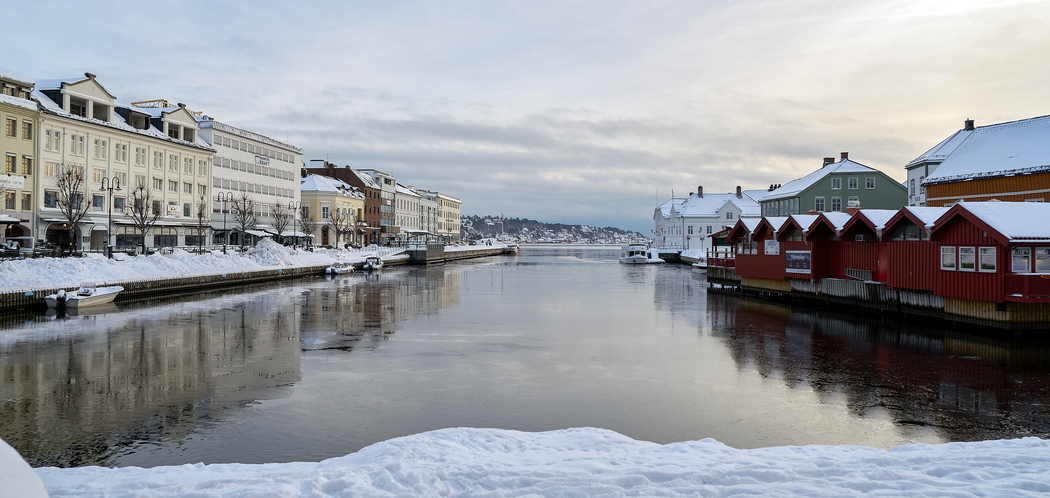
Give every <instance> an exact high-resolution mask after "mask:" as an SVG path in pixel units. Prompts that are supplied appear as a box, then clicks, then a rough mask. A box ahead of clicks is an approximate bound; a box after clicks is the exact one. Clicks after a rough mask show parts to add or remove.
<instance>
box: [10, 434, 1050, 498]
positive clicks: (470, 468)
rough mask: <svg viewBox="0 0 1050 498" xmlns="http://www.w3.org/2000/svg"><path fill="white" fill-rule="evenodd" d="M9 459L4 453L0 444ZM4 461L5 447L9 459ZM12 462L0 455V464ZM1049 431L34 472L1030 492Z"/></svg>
mask: <svg viewBox="0 0 1050 498" xmlns="http://www.w3.org/2000/svg"><path fill="white" fill-rule="evenodd" d="M7 456H8V457H10V455H7ZM16 458H17V457H16ZM11 463H17V462H6V461H5V462H0V466H2V468H5V469H6V468H10V467H11V465H10V464H11ZM1048 465H1050V442H1048V441H1044V440H1041V439H1038V438H1024V439H1015V440H1002V441H983V442H974V443H948V444H939V445H927V444H909V445H904V446H898V447H896V448H893V449H891V450H889V451H886V450H882V449H878V448H871V447H866V446H817V445H813V446H782V447H772V448H756V449H744V450H741V449H735V448H732V447H729V446H726V445H724V444H722V443H719V442H718V441H715V440H714V439H703V440H699V441H685V442H678V443H670V444H664V445H661V444H657V443H652V442H647V441H636V440H634V439H631V438H629V437H626V436H623V435H621V434H618V433H616V432H612V431H608V430H604V429H597V428H576V429H565V430H557V431H550V432H539V433H527V432H519V431H510V430H499V429H471V428H450V429H441V430H436V431H431V432H424V433H421V434H415V435H412V436H406V437H400V438H395V439H391V440H388V441H384V442H381V443H377V444H374V445H371V446H369V447H367V448H364V449H362V450H360V451H358V452H357V453H352V454H349V455H346V456H342V457H337V458H331V459H328V460H324V461H321V462H295V463H284V464H262V465H245V464H212V465H204V464H199V463H198V464H186V465H181V466H170V467H155V468H150V469H145V468H138V467H125V468H115V469H109V468H103V467H79V468H70V469H59V468H54V467H48V468H39V469H36V473H37V474H38V475H39V476H40V478H41V479H42V480H43V483H44V486H45V487H46V488H47V492H48V493H49V494H50V496H51V497H52V498H57V497H62V496H76V497H95V496H98V497H102V496H106V497H111V498H123V497H140V496H151V497H157V496H195V497H213V496H215V497H218V496H234V497H239V496H271V497H281V496H449V495H457V496H563V495H564V496H681V495H692V496H727V495H747V496H753V495H763V496H774V495H775V496H861V495H870V494H876V495H912V496H1042V495H1044V494H1045V493H1047V492H1050V473H1048V472H1046V471H1045V469H1046V468H1047V467H1048Z"/></svg>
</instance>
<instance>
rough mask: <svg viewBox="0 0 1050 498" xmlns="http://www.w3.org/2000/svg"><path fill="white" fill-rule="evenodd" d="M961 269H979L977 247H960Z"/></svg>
mask: <svg viewBox="0 0 1050 498" xmlns="http://www.w3.org/2000/svg"><path fill="white" fill-rule="evenodd" d="M959 269H960V270H962V271H975V270H976V269H977V248H974V247H960V248H959Z"/></svg>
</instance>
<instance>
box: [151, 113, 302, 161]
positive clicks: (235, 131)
mask: <svg viewBox="0 0 1050 498" xmlns="http://www.w3.org/2000/svg"><path fill="white" fill-rule="evenodd" d="M135 109H136V110H138V111H139V112H149V108H140V107H136V108H135ZM160 109H161V110H165V111H167V110H168V109H171V110H175V109H178V108H160ZM169 112H170V111H169ZM197 121H198V122H199V123H200V127H201V128H211V129H213V130H215V131H221V132H223V133H229V134H230V135H237V136H239V137H242V138H247V139H249V140H255V141H256V142H262V143H264V144H269V145H272V146H274V147H280V148H282V149H285V150H287V151H290V152H294V153H296V154H299V155H300V156H301V155H303V149H300V148H299V147H296V146H294V145H289V144H286V143H284V142H280V141H277V140H274V139H272V138H270V137H268V136H266V135H260V134H258V133H255V132H254V131H248V130H242V129H240V128H237V127H236V126H230V125H228V124H226V123H223V122H220V121H216V120H215V118H213V117H211V116H204V115H201V116H197Z"/></svg>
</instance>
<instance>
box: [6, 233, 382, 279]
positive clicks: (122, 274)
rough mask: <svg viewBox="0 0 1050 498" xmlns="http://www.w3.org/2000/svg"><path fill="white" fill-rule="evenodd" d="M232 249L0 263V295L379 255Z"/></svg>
mask: <svg viewBox="0 0 1050 498" xmlns="http://www.w3.org/2000/svg"><path fill="white" fill-rule="evenodd" d="M236 248H237V247H236V246H230V249H231V250H230V251H229V253H228V254H222V252H221V251H213V252H212V253H210V254H203V255H194V254H190V253H187V252H185V251H176V252H175V253H174V254H170V255H161V254H154V255H151V256H145V255H139V256H135V257H129V258H127V259H126V260H124V261H115V260H110V259H106V258H104V257H101V255H99V254H94V253H89V255H88V256H89V257H84V258H37V259H23V260H8V261H3V262H0V291H4V292H10V291H14V290H33V289H43V288H54V287H75V286H77V285H79V284H80V282H83V281H87V280H91V281H95V282H97V283H98V284H99V285H108V284H110V283H114V282H123V281H129V280H149V279H159V278H173V277H187V276H198V275H217V274H223V273H231V272H241V271H253V270H265V269H270V268H290V267H298V266H321V265H329V264H332V263H336V262H353V263H359V262H363V261H364V260H365V258H366V257H368V256H370V255H373V254H376V253H377V252H380V249H379V248H376V247H375V246H372V247H371V248H366V249H364V250H360V251H347V250H344V249H322V248H317V249H315V250H314V251H312V252H311V251H306V250H303V249H299V250H294V249H291V248H289V247H285V246H282V245H280V244H277V243H276V242H273V241H272V240H270V239H263V240H261V241H259V243H258V244H257V245H256V246H255V247H252V248H250V249H248V250H247V251H246V252H245V254H244V255H243V256H241V255H238V254H236V253H235V252H234V251H233V250H232V249H236ZM384 250H385V249H384Z"/></svg>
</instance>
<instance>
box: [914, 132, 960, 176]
mask: <svg viewBox="0 0 1050 498" xmlns="http://www.w3.org/2000/svg"><path fill="white" fill-rule="evenodd" d="M970 133H973V130H966V129H962V130H959V131H957V132H955V133H953V134H952V135H951V136H950V137H948V138H946V139H944V140H942V141H941V143H939V144H937V145H934V146H933V148H931V149H930V150H928V151H926V152H923V153H922V155H920V156H919V157H916V158H915V159H912V160H911V162H909V163H908V164H907V165H905V166H904V169H911V168H913V167H915V166H918V165H920V164H922V163H926V162H929V163H938V164H939V163H941V162H942V161H944V159H945V158H947V157H948V156H949V155H951V153H952V152H954V151H955V149H957V148H958V147H959V144H961V143H963V141H965V140H966V138H967V137H969V136H970Z"/></svg>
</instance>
